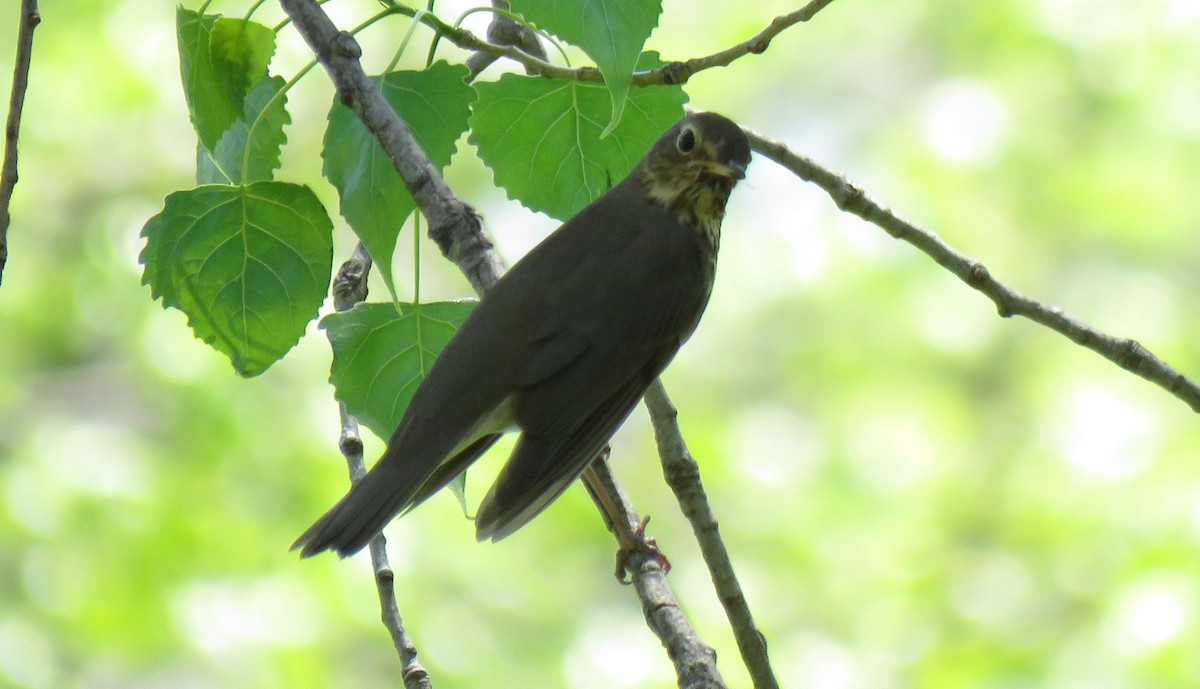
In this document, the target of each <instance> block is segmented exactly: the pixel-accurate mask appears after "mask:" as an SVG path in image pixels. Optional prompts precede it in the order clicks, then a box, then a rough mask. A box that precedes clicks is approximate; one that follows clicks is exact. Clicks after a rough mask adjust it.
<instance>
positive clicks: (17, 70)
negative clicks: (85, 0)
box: [0, 0, 42, 283]
mask: <svg viewBox="0 0 1200 689" xmlns="http://www.w3.org/2000/svg"><path fill="white" fill-rule="evenodd" d="M41 22H42V16H41V14H39V13H38V4H37V0H21V23H20V26H19V27H18V28H17V58H16V63H15V64H14V65H13V82H12V94H11V96H10V97H9V100H8V121H7V122H6V123H5V125H4V166H3V168H0V283H3V282H4V266H5V265H6V264H7V263H8V226H9V225H10V224H12V216H11V215H9V210H8V209H9V205H10V204H11V203H12V195H13V189H14V188H16V186H17V141H18V140H19V139H20V135H21V112H22V111H23V110H24V109H25V90H26V89H27V88H28V87H29V63H30V61H31V60H32V58H33V30H34V29H35V28H37V25H38V24H40V23H41Z"/></svg>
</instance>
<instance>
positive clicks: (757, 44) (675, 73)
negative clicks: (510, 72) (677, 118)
mask: <svg viewBox="0 0 1200 689" xmlns="http://www.w3.org/2000/svg"><path fill="white" fill-rule="evenodd" d="M832 2H833V0H812V1H811V2H809V3H808V4H807V5H805V6H804V7H802V8H800V9H798V10H795V11H794V12H789V13H787V14H784V15H780V16H778V17H776V18H775V19H774V20H773V21H772V22H771V23H770V24H769V25H768V26H767V28H765V29H763V30H762V31H760V32H758V33H757V34H755V35H754V36H751V37H750V38H749V39H747V40H745V41H743V42H741V43H739V44H737V45H735V46H733V47H731V48H727V49H725V50H722V51H720V52H717V53H713V54H712V55H708V56H706V57H698V58H693V59H690V60H686V61H684V62H668V63H666V64H664V65H661V66H659V67H656V68H654V69H648V70H643V71H638V72H634V73H633V77H632V79H631V83H632V84H633V85H634V86H662V85H664V84H683V83H685V82H687V80H688V79H691V78H692V77H693V76H694V75H695V74H696V73H697V72H702V71H704V70H706V69H712V68H714V67H725V66H728V65H730V64H732V63H733V62H734V61H735V60H737V59H738V58H741V57H745V56H746V55H757V54H759V53H761V52H763V51H765V50H766V49H767V46H768V45H770V43H771V40H772V39H774V38H775V36H777V35H779V34H780V33H782V32H783V31H784V30H785V29H787V28H789V27H791V26H794V25H795V24H798V23H800V22H806V21H808V20H810V19H812V18H813V16H815V15H816V14H817V13H818V12H820V11H821V10H823V9H824V8H825V7H827V6H828V5H830V4H831V3H832ZM392 9H393V11H394V12H395V13H397V14H403V15H407V16H410V17H412V16H415V15H416V14H417V11H416V10H414V9H412V8H410V7H406V6H404V5H396V6H395V7H394V8H392ZM420 21H421V22H422V23H424V24H425V25H426V26H428V27H429V28H431V29H433V30H434V31H437V32H438V33H439V34H441V35H442V36H443V37H444V38H446V39H447V40H449V41H450V42H451V43H453V44H454V45H456V46H458V47H459V48H462V49H464V50H472V51H475V52H476V53H482V54H484V55H490V56H492V57H494V58H501V57H506V58H508V59H510V60H514V61H516V62H518V63H520V64H521V66H522V67H524V68H525V72H526V73H527V74H533V75H537V76H541V77H545V78H547V79H561V80H567V81H582V82H588V83H594V84H599V83H604V76H603V75H602V74H601V73H600V70H599V69H597V68H595V67H577V68H570V67H560V66H559V65H555V64H551V63H550V62H548V61H546V59H545V57H544V55H543V56H542V57H541V58H539V57H535V56H534V55H531V54H529V53H528V52H525V51H524V50H522V49H521V48H517V47H513V46H510V45H497V44H496V43H493V42H491V41H486V40H484V39H482V38H480V37H478V36H476V35H475V34H473V33H471V32H470V31H468V30H467V29H463V28H456V27H454V26H451V25H450V24H447V23H446V22H444V21H442V20H441V19H438V18H437V17H435V16H434V15H432V14H422V15H421V18H420ZM489 35H490V34H489Z"/></svg>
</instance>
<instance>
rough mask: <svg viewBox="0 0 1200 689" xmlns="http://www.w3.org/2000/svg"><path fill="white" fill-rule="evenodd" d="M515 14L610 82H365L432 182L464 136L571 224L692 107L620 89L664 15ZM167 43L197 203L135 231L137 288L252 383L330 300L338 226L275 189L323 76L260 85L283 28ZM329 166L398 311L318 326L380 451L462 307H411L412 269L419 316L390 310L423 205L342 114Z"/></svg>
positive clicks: (602, 5) (312, 196)
mask: <svg viewBox="0 0 1200 689" xmlns="http://www.w3.org/2000/svg"><path fill="white" fill-rule="evenodd" d="M512 5H513V9H514V10H515V11H517V12H520V13H522V14H521V15H516V16H518V17H520V18H521V20H522V21H523V22H525V23H526V26H528V27H531V28H532V27H534V26H535V24H534V23H535V22H536V26H537V27H538V30H539V31H542V32H543V33H545V32H549V33H550V34H553V35H554V36H557V37H559V38H561V39H562V40H564V41H568V42H571V43H573V44H575V45H577V46H578V47H580V48H581V49H582V50H583V51H584V52H585V53H586V54H587V55H588V56H589V57H591V58H592V59H593V60H595V63H596V66H597V67H598V68H599V70H600V71H601V73H602V74H603V75H604V77H605V79H606V83H605V84H594V83H580V82H577V81H554V80H549V79H545V78H540V77H531V76H523V75H518V74H504V75H502V76H501V77H500V78H499V79H497V80H495V81H490V82H472V80H471V77H470V76H469V70H468V68H467V67H466V66H465V65H463V64H452V63H449V62H446V61H444V60H439V61H433V60H432V54H431V59H430V61H429V63H428V64H427V65H426V66H425V68H424V69H420V70H411V69H410V70H395V69H390V68H389V69H388V70H386V71H385V73H383V74H379V75H377V76H375V77H373V78H372V79H373V83H374V84H375V85H376V86H377V87H378V88H379V90H380V93H381V94H382V95H383V97H384V99H385V100H386V101H387V102H388V104H389V105H391V107H392V108H393V109H394V110H395V111H396V112H397V113H398V114H399V115H400V116H401V117H402V119H403V120H404V121H405V122H406V123H407V124H408V126H409V127H410V128H411V129H412V131H413V134H414V136H415V138H416V140H417V141H418V142H419V143H420V145H421V147H422V149H423V150H424V151H425V153H426V155H428V157H429V158H430V160H431V161H432V162H433V164H434V165H435V166H436V167H437V169H438V170H439V171H440V170H444V169H445V168H446V166H448V165H449V164H450V161H451V158H452V157H453V155H454V153H455V151H456V149H457V146H458V142H459V140H460V138H462V136H463V134H464V133H466V134H467V140H468V141H469V142H470V143H471V144H473V145H474V146H475V148H476V150H477V152H478V154H479V157H480V158H481V159H482V160H483V161H484V163H485V164H486V165H487V166H488V167H489V168H491V169H492V171H493V174H494V175H495V179H496V183H497V184H499V185H500V186H502V187H503V188H504V189H505V190H506V192H507V193H508V195H509V197H510V198H513V199H515V200H518V201H519V202H521V203H522V204H524V205H525V206H527V207H529V208H530V209H533V210H536V211H541V212H544V213H546V214H548V215H550V216H552V217H555V218H558V219H565V218H568V217H570V216H571V215H572V214H574V213H575V212H576V211H578V210H579V209H580V208H582V207H583V206H585V205H587V204H588V203H590V202H591V201H592V200H593V199H594V198H596V197H597V196H599V195H600V194H602V193H603V192H604V191H606V190H607V189H608V188H609V187H610V186H611V185H612V184H614V183H615V182H616V181H617V180H619V179H621V178H622V177H623V176H624V175H626V174H627V173H628V172H629V170H631V169H632V168H633V166H634V165H635V164H636V163H637V161H638V159H639V158H640V157H641V155H642V153H643V152H644V151H645V150H646V148H647V147H648V146H649V145H650V143H651V142H653V140H654V139H655V138H657V136H658V135H659V134H660V133H661V132H662V130H663V129H665V128H667V127H668V126H670V124H672V123H673V122H674V121H675V120H676V119H678V118H679V117H680V116H681V115H682V112H683V105H684V104H685V103H686V101H687V96H686V95H685V94H684V92H683V89H682V88H681V87H679V86H657V87H654V88H639V89H632V90H631V88H630V82H631V75H632V73H633V71H634V69H646V68H650V67H654V66H657V65H660V64H661V61H660V60H659V58H658V56H657V54H655V53H643V52H642V46H643V44H644V43H645V40H646V38H647V37H648V36H649V34H650V31H651V30H652V29H653V28H654V26H655V25H656V24H657V23H658V16H659V14H660V13H661V3H660V2H659V1H658V0H638V2H620V3H618V2H615V0H604V1H602V2H589V3H584V5H583V7H584V9H585V10H586V11H585V12H582V13H578V12H574V11H568V10H567V9H566V7H565V6H564V5H562V4H561V3H553V2H544V1H541V0H524V1H520V0H519V1H517V2H513V3H512ZM394 9H395V8H394V7H393V8H389V9H388V10H385V11H383V12H381V13H380V14H379V15H376V17H374V18H372V19H370V20H368V21H367V22H365V23H364V24H362V26H361V27H360V29H362V28H366V27H369V26H370V25H371V24H372V23H374V21H376V20H378V19H380V18H383V17H385V16H389V15H393V14H395V12H394V11H391V10H394ZM418 16H419V15H418ZM415 21H416V20H414V22H415ZM442 25H444V24H442ZM596 26H603V27H606V28H605V30H604V31H595V30H594V27H596ZM414 27H415V23H414ZM176 29H177V39H178V46H179V54H180V71H181V77H182V85H183V91H184V96H185V99H186V101H187V105H188V110H189V113H190V116H191V121H192V124H193V126H194V128H195V131H196V136H197V143H196V183H197V186H196V187H195V188H192V189H186V190H180V191H176V192H174V193H172V194H170V195H169V196H167V198H166V200H165V203H164V207H163V209H162V210H161V211H160V212H159V213H158V214H157V215H155V216H154V217H152V218H151V219H150V220H149V221H148V222H147V223H146V225H145V227H144V228H143V230H142V236H143V237H144V239H145V242H146V243H145V246H144V248H143V250H142V253H141V256H140V260H141V263H142V264H143V266H144V272H143V283H144V284H147V285H149V286H150V289H151V295H152V296H153V297H154V298H155V299H158V300H160V302H161V303H162V305H163V306H164V308H165V307H171V308H176V309H179V310H180V311H182V312H183V313H184V314H186V315H187V318H188V324H189V326H190V327H191V329H192V331H193V333H194V335H195V336H196V338H197V339H200V340H202V341H203V342H205V343H207V344H209V345H210V346H212V347H213V348H215V349H216V350H218V351H220V352H221V353H222V354H224V355H225V356H227V357H228V358H229V360H230V362H231V363H232V364H233V367H234V370H235V371H236V372H237V373H238V374H239V375H242V376H256V375H258V374H261V373H262V372H263V371H265V370H267V368H269V367H270V366H271V365H272V364H273V363H274V362H276V361H278V360H279V359H281V358H282V357H283V356H284V355H285V354H286V353H287V352H288V351H289V350H290V349H291V348H292V347H293V346H295V344H296V343H297V342H298V341H299V339H300V338H301V337H302V336H303V335H304V332H305V330H306V327H307V325H308V323H309V322H310V321H312V320H313V319H315V318H316V317H317V316H318V314H319V312H320V310H321V307H322V304H323V303H325V299H326V295H327V293H328V290H329V282H330V278H331V274H332V267H333V232H334V227H335V224H334V222H333V220H332V219H331V218H330V216H329V213H328V212H327V211H326V209H325V208H324V207H323V206H322V204H321V202H320V201H319V200H318V196H317V194H316V193H315V192H314V190H313V189H312V188H310V187H308V186H306V185H300V184H295V183H292V182H288V181H285V180H283V179H280V178H279V168H280V151H281V149H282V147H283V146H284V144H285V143H286V142H287V136H286V133H285V131H284V130H285V128H286V127H287V125H289V124H291V122H292V117H291V114H290V113H289V111H288V104H287V94H288V90H289V89H290V88H291V87H292V85H294V84H295V83H296V82H297V81H298V80H299V79H300V78H301V77H303V76H304V75H305V74H306V73H308V72H309V70H310V69H311V67H312V66H313V65H314V64H315V62H314V63H312V64H310V65H309V66H308V67H305V68H304V69H302V70H301V71H300V72H299V73H297V74H296V75H293V76H292V77H291V78H290V79H285V78H284V77H283V76H280V75H276V74H272V73H271V72H270V67H271V61H272V57H273V55H274V53H275V48H276V40H277V38H278V36H277V34H278V33H279V32H282V31H286V25H284V26H281V27H277V28H276V29H274V30H273V29H271V28H269V27H267V26H265V25H263V24H260V23H257V22H255V21H253V20H251V19H250V18H244V19H235V18H229V17H223V16H220V15H217V14H206V13H205V12H204V10H199V11H194V10H189V9H184V8H182V7H180V8H179V9H178V11H177V14H176ZM436 38H437V36H435V41H436ZM407 40H408V38H407V37H406V38H405V41H404V43H402V44H401V46H400V47H399V50H400V51H402V50H403V49H404V48H405V44H406V43H407ZM398 54H399V53H398ZM321 157H322V160H323V164H322V166H321V171H322V173H323V175H324V177H325V179H326V180H328V182H329V183H330V184H331V185H332V186H333V187H334V188H335V189H336V191H337V196H338V201H339V211H340V214H341V216H342V218H343V219H344V220H345V223H346V225H348V227H349V229H350V231H352V232H353V233H354V235H355V236H356V237H357V239H358V241H360V242H361V243H362V245H363V246H364V247H365V249H366V250H367V252H368V253H369V255H370V256H371V258H372V260H373V262H374V264H375V266H377V267H378V269H379V272H380V275H381V277H382V279H383V281H384V284H385V285H386V287H387V289H388V290H389V292H390V293H391V295H392V300H393V303H392V304H378V303H377V304H362V305H359V306H358V307H357V308H355V309H353V310H351V311H350V312H346V313H335V314H331V315H329V316H327V317H326V318H324V319H323V320H322V322H321V325H322V327H323V328H324V329H326V331H327V332H328V335H329V338H330V340H331V342H332V344H333V350H334V363H333V369H332V375H331V379H332V382H333V383H334V385H335V388H336V394H337V397H338V399H339V400H340V401H342V402H344V403H345V404H346V405H347V410H348V411H349V412H350V413H352V414H354V415H356V416H358V417H360V418H361V419H363V421H364V423H365V424H366V425H367V426H368V427H369V428H371V429H372V430H373V431H374V432H375V433H376V434H378V435H381V436H384V437H386V436H387V435H388V434H389V433H390V432H391V429H392V428H394V427H395V424H396V422H397V421H398V419H399V416H400V415H401V414H402V413H403V410H404V408H405V406H406V405H407V403H408V399H409V398H410V397H411V395H412V391H413V389H414V387H415V385H416V384H417V383H419V382H420V380H421V378H422V377H423V376H424V374H425V372H426V371H427V370H428V368H429V366H430V365H431V363H432V361H433V359H434V358H435V357H436V356H437V354H438V353H439V352H440V350H441V347H442V346H443V345H444V344H445V342H446V340H448V339H449V337H450V336H451V335H452V334H453V332H454V330H455V329H456V328H457V326H458V325H459V324H461V322H462V320H463V319H464V318H465V317H466V314H467V313H468V312H469V310H470V306H471V303H470V302H452V303H421V301H420V298H419V294H420V290H419V265H417V266H414V269H413V274H412V279H413V281H414V283H415V288H414V293H415V294H416V295H417V297H416V299H414V301H413V303H411V304H399V303H394V302H395V295H396V282H395V280H396V277H395V275H394V273H393V269H392V256H393V253H394V251H395V247H396V242H397V240H398V238H399V235H400V232H401V230H402V228H403V227H404V226H405V225H406V223H407V221H408V219H409V218H410V217H411V216H412V215H413V213H414V211H415V210H416V203H415V202H414V200H413V198H412V196H411V195H410V193H409V191H408V189H407V187H406V186H405V184H404V182H403V181H402V180H401V178H400V176H399V174H398V173H397V172H396V170H395V168H394V166H393V163H392V161H391V160H390V159H389V158H388V156H387V155H386V154H385V153H384V151H383V149H382V148H381V147H380V145H379V143H378V142H377V141H376V140H375V138H374V136H373V135H372V133H371V132H370V131H369V130H368V129H367V128H366V127H365V126H364V124H363V123H362V121H361V120H360V119H359V118H358V117H357V116H356V115H355V114H354V113H353V112H352V111H351V110H350V109H349V108H347V107H346V106H345V105H343V104H342V103H340V102H339V101H338V99H336V98H335V99H334V101H333V102H332V103H331V104H330V107H329V111H328V115H327V125H326V128H325V135H324V137H323V148H322V151H321ZM418 260H419V258H418Z"/></svg>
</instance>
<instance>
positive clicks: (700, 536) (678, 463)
mask: <svg viewBox="0 0 1200 689" xmlns="http://www.w3.org/2000/svg"><path fill="white" fill-rule="evenodd" d="M646 409H648V410H649V411H650V422H651V423H652V424H653V426H654V439H655V442H656V443H657V444H658V455H659V457H660V458H661V459H662V467H663V477H664V478H665V479H666V480H667V485H668V486H670V487H671V491H672V492H674V493H675V499H676V500H678V501H679V508H680V510H681V511H682V512H683V515H684V517H686V518H687V520H688V523H689V524H691V525H692V533H694V534H695V536H696V542H697V543H698V544H699V545H700V552H701V554H702V555H703V557H704V562H705V564H707V565H708V574H709V576H710V577H711V578H712V582H713V588H714V589H715V590H716V592H717V598H718V599H720V601H721V606H722V607H724V608H725V616H726V617H727V618H728V619H729V625H730V627H731V628H732V629H733V638H734V640H736V641H737V645H738V651H739V652H740V653H741V654H742V662H744V663H745V665H746V669H747V670H748V671H749V672H750V679H751V681H753V682H754V688H755V689H779V681H778V680H776V679H775V674H774V671H773V670H771V661H770V659H769V658H768V657H767V641H766V639H765V638H764V637H763V635H762V632H760V631H759V629H758V626H757V625H755V624H754V616H753V615H751V614H750V605H749V604H748V603H747V602H746V596H745V595H744V594H743V593H742V586H741V584H740V583H738V579H737V575H736V574H734V571H733V561H732V560H731V559H730V557H729V550H728V549H727V548H726V547H725V541H724V540H722V538H721V534H720V532H719V531H718V529H717V518H716V516H715V515H713V511H712V507H710V506H709V502H708V495H707V494H706V493H705V492H704V485H703V484H702V483H701V482H700V467H699V466H698V465H697V464H696V458H695V457H693V456H692V453H691V451H690V450H688V446H687V443H686V442H685V441H684V439H683V433H681V432H680V430H679V422H678V420H677V418H676V417H677V416H678V411H677V410H676V409H675V405H674V404H672V403H671V398H670V397H668V396H667V389H666V388H664V387H663V384H662V381H659V380H656V381H654V383H653V384H651V385H650V389H649V390H647V391H646Z"/></svg>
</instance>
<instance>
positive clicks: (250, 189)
mask: <svg viewBox="0 0 1200 689" xmlns="http://www.w3.org/2000/svg"><path fill="white" fill-rule="evenodd" d="M332 231H333V224H332V223H331V222H330V220H329V216H328V215H327V214H326V213H325V209H324V208H323V207H322V206H321V203H320V201H318V200H317V197H316V195H314V194H313V192H312V190H311V189H309V188H308V187H303V186H299V185H295V184H285V183H283V182H257V183H255V184H251V185H249V186H217V185H210V186H205V187H199V188H197V189H191V190H189V191H180V192H176V193H174V194H171V195H170V196H168V197H167V200H166V205H165V207H164V208H163V210H162V212H160V213H159V214H158V215H156V216H154V217H153V218H151V219H150V221H149V222H147V223H146V226H145V227H144V228H143V230H142V236H143V237H145V239H146V246H145V248H144V249H143V250H142V254H141V262H142V263H143V265H144V266H145V272H144V273H143V276H142V283H143V284H147V285H149V286H150V290H151V295H152V296H153V297H154V298H156V299H160V300H162V304H163V306H164V307H174V308H177V309H179V310H180V311H182V312H184V313H185V314H186V315H187V317H188V325H190V326H191V328H192V331H193V332H194V333H195V335H196V337H197V338H199V339H201V340H203V341H204V342H207V343H208V344H210V345H212V346H213V347H214V348H215V349H217V350H218V351H220V352H222V353H224V354H225V355H226V356H228V357H229V359H230V361H231V362H232V363H233V367H234V369H235V370H236V371H237V372H238V373H239V374H241V375H244V376H254V375H258V374H259V373H262V372H263V371H265V370H266V369H267V368H268V367H269V366H270V365H271V364H273V363H274V362H275V361H277V360H278V359H279V358H280V357H282V356H283V355H284V354H285V353H287V351H288V350H289V349H291V348H292V346H294V345H295V344H296V342H297V341H298V340H299V339H300V336H301V335H303V334H304V328H305V326H306V325H307V324H308V322H309V321H311V320H312V319H313V318H315V317H316V315H317V309H318V308H319V307H320V305H321V302H322V301H323V300H324V299H325V295H326V293H327V291H328V289H329V277H330V270H331V265H332V262H333V237H332Z"/></svg>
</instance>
